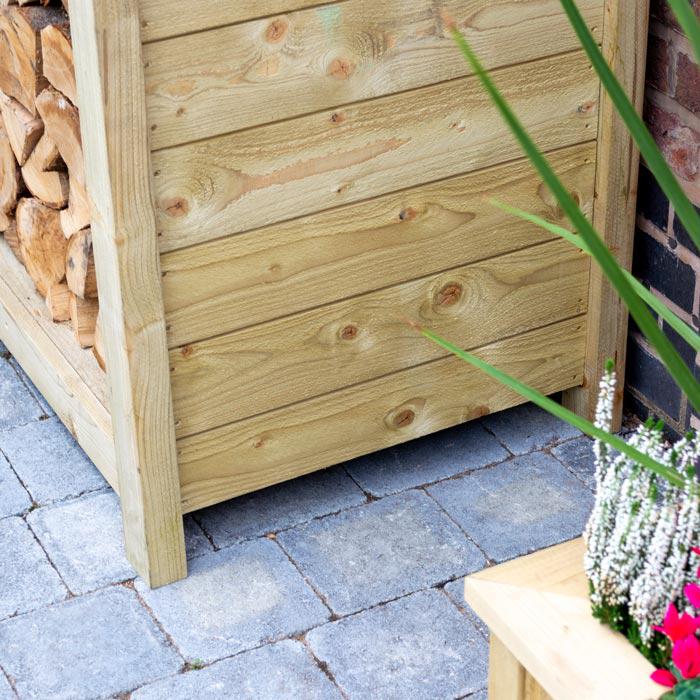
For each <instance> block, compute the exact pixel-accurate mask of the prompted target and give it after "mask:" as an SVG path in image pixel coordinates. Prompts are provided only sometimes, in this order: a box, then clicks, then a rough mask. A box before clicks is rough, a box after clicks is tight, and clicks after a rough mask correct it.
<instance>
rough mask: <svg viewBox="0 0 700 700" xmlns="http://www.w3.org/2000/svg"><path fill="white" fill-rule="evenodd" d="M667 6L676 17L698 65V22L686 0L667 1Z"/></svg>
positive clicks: (699, 39) (699, 36) (699, 30)
mask: <svg viewBox="0 0 700 700" xmlns="http://www.w3.org/2000/svg"><path fill="white" fill-rule="evenodd" d="M668 4H669V5H670V6H671V9H672V10H673V14H674V15H676V19H677V20H678V24H680V25H681V29H682V30H683V33H684V34H685V35H686V36H687V37H688V41H689V42H690V45H691V46H692V47H693V53H694V54H695V60H696V61H697V62H698V63H700V20H698V18H697V15H696V14H695V13H694V12H693V9H692V8H691V7H690V3H689V2H688V0H668Z"/></svg>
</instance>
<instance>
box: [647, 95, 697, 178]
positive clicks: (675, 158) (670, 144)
mask: <svg viewBox="0 0 700 700" xmlns="http://www.w3.org/2000/svg"><path fill="white" fill-rule="evenodd" d="M644 118H645V120H646V122H647V125H648V126H649V129H650V131H651V133H652V135H653V136H654V139H655V140H656V143H657V144H658V145H659V148H660V149H661V151H662V152H663V154H664V157H665V158H666V160H667V161H668V163H669V165H670V166H671V168H672V169H673V171H674V172H675V173H676V175H678V177H681V178H683V179H684V180H690V181H692V180H694V179H695V177H696V176H697V174H698V172H700V133H698V132H697V131H695V129H693V128H691V127H689V126H685V125H684V124H683V123H682V122H681V120H680V119H679V117H678V116H677V115H675V114H672V113H671V112H666V111H665V110H664V109H662V108H661V107H659V106H658V105H655V104H654V103H652V102H649V101H647V103H646V105H645V110H644Z"/></svg>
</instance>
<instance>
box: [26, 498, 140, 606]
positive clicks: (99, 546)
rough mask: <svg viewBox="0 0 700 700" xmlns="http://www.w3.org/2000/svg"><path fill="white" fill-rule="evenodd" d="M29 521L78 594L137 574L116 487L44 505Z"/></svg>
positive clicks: (54, 561)
mask: <svg viewBox="0 0 700 700" xmlns="http://www.w3.org/2000/svg"><path fill="white" fill-rule="evenodd" d="M27 522H28V523H29V525H30V526H31V528H32V530H34V532H35V533H36V536H37V537H38V539H39V541H40V542H41V544H42V545H43V546H44V549H45V550H46V553H47V554H48V555H49V558H50V559H51V561H52V562H53V563H54V566H55V567H56V568H57V569H58V571H59V572H60V574H61V576H62V577H63V580H64V581H65V582H66V585H67V586H68V588H70V590H71V591H72V592H73V593H75V594H80V593H86V592H87V591H91V590H94V589H95V588H101V587H102V586H106V585H108V584H110V583H116V582H117V581H125V580H126V579H130V578H133V577H134V576H135V575H136V574H135V572H134V570H133V569H132V568H131V565H130V564H129V562H128V561H127V559H126V556H125V554H124V545H123V536H122V524H121V509H120V507H119V498H118V497H117V495H116V494H115V493H114V492H112V491H108V492H104V493H99V494H96V495H91V496H84V497H83V498H78V499H75V500H72V501H68V502H66V503H60V504H58V505H55V506H47V507H45V508H39V509H37V510H35V511H33V512H32V513H30V514H29V516H28V517H27Z"/></svg>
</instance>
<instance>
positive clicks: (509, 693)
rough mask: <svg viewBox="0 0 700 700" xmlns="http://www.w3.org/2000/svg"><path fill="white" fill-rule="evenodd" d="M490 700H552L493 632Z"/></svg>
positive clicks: (490, 663) (490, 661)
mask: <svg viewBox="0 0 700 700" xmlns="http://www.w3.org/2000/svg"><path fill="white" fill-rule="evenodd" d="M489 700H551V698H550V696H549V695H547V693H546V692H545V691H544V690H543V688H542V686H540V684H539V683H538V682H537V681H536V680H535V679H534V678H533V677H532V676H531V675H530V674H529V673H528V672H527V671H526V669H525V668H524V667H523V666H522V664H521V663H520V662H519V661H518V660H517V659H516V658H515V656H513V654H511V653H510V651H508V649H507V648H506V646H505V645H504V644H503V642H501V640H500V639H499V638H498V637H496V635H494V634H493V632H492V633H491V652H490V656H489Z"/></svg>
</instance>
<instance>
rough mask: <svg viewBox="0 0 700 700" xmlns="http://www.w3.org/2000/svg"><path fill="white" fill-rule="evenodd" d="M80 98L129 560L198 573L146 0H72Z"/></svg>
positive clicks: (165, 572) (150, 576)
mask: <svg viewBox="0 0 700 700" xmlns="http://www.w3.org/2000/svg"><path fill="white" fill-rule="evenodd" d="M70 9H71V32H72V37H73V43H74V54H75V69H76V78H77V85H78V99H79V107H80V111H81V117H82V119H81V122H82V129H81V132H82V139H83V148H84V153H85V166H86V178H87V189H88V193H89V195H90V199H91V206H92V218H93V226H92V231H93V245H94V249H95V267H96V272H97V281H98V287H99V294H100V308H101V321H102V332H103V336H104V351H105V359H106V363H107V370H108V377H109V383H110V390H111V399H110V400H111V409H112V422H113V426H114V437H115V448H116V456H117V465H118V473H119V490H120V497H121V504H122V513H123V517H124V538H125V543H126V551H127V556H128V557H129V560H130V561H131V563H132V564H133V566H134V567H135V568H136V570H137V571H138V573H139V574H140V575H141V576H142V577H143V578H144V579H145V580H146V581H147V582H148V584H149V585H151V586H153V587H155V586H160V585H163V584H166V583H169V582H171V581H174V580H176V579H179V578H182V577H184V576H185V575H186V573H187V565H186V560H185V542H184V533H183V523H182V510H181V499H180V484H179V477H178V469H177V453H176V449H175V428H174V421H173V409H172V400H171V395H170V377H169V365H168V356H167V345H166V337H165V320H164V311H163V299H162V292H161V275H160V263H159V255H158V247H157V242H156V224H155V211H154V205H153V197H152V182H151V177H152V175H151V167H150V151H149V146H148V125H147V122H146V107H145V90H144V77H143V63H142V57H141V39H140V27H139V17H138V6H137V2H136V0H71V8H70Z"/></svg>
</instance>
